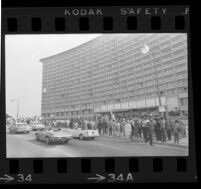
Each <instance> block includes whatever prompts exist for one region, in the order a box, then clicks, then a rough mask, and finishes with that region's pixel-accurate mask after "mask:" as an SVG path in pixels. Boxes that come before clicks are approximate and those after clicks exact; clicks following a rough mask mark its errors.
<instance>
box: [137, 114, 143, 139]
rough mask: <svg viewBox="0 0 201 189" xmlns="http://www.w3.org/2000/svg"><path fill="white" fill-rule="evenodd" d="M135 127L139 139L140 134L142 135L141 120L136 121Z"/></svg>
mask: <svg viewBox="0 0 201 189" xmlns="http://www.w3.org/2000/svg"><path fill="white" fill-rule="evenodd" d="M137 127H138V134H139V137H140V138H141V133H142V120H141V119H140V118H139V119H138V120H137Z"/></svg>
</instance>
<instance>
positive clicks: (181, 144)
mask: <svg viewBox="0 0 201 189" xmlns="http://www.w3.org/2000/svg"><path fill="white" fill-rule="evenodd" d="M101 137H105V138H115V139H119V140H125V139H126V137H123V136H101ZM139 141H140V142H142V143H144V139H143V138H140V139H139ZM153 144H158V145H164V146H173V147H181V148H188V137H185V138H182V139H180V140H179V144H175V143H174V139H173V138H172V140H170V141H167V142H161V141H156V140H153Z"/></svg>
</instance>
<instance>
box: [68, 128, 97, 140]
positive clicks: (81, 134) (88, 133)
mask: <svg viewBox="0 0 201 189" xmlns="http://www.w3.org/2000/svg"><path fill="white" fill-rule="evenodd" d="M72 135H73V138H79V139H80V140H83V139H86V138H88V139H94V138H95V137H97V136H99V133H98V130H89V129H86V130H85V129H84V130H83V129H81V128H78V129H72Z"/></svg>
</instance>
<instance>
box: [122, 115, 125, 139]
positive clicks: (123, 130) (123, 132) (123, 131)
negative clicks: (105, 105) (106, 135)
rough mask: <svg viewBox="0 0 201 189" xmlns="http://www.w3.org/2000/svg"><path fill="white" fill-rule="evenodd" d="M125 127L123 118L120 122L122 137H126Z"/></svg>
mask: <svg viewBox="0 0 201 189" xmlns="http://www.w3.org/2000/svg"><path fill="white" fill-rule="evenodd" d="M125 126H126V120H125V118H123V121H122V122H121V128H122V135H123V137H126V133H125Z"/></svg>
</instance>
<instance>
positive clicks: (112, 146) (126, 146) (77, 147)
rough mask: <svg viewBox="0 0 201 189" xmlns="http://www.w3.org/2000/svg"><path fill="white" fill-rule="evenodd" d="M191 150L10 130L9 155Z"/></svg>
mask: <svg viewBox="0 0 201 189" xmlns="http://www.w3.org/2000/svg"><path fill="white" fill-rule="evenodd" d="M187 155H188V149H187V148H180V147H173V146H165V145H162V144H161V145H159V144H154V146H150V145H149V144H144V143H132V142H128V141H125V140H124V139H123V140H122V139H115V138H103V137H97V138H95V140H83V141H80V140H79V139H72V140H71V141H69V143H68V144H59V143H57V144H54V143H53V144H50V145H47V144H45V142H41V141H39V142H38V141H36V140H35V135H34V132H31V133H29V134H10V133H8V132H7V157H8V158H10V157H15V158H23V157H30V158H31V157H107V156H109V157H112V156H127V157H128V156H187Z"/></svg>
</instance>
